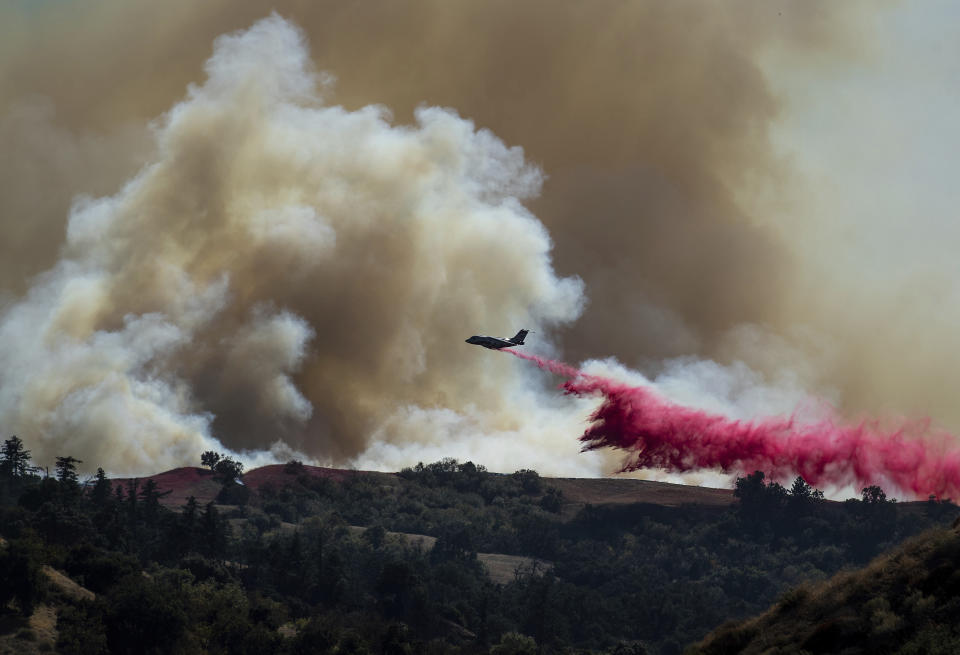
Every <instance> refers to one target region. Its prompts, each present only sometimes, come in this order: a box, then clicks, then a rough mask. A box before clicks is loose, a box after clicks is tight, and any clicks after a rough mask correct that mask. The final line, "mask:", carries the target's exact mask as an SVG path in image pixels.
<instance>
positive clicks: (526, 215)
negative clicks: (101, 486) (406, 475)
mask: <svg viewBox="0 0 960 655" xmlns="http://www.w3.org/2000/svg"><path fill="white" fill-rule="evenodd" d="M273 6H275V7H276V9H277V11H279V12H281V13H282V15H283V16H285V17H286V18H288V19H290V20H291V22H290V23H288V22H286V20H282V19H278V18H271V19H268V20H267V21H265V22H263V23H256V26H255V27H254V28H253V29H248V28H249V27H250V25H251V24H254V23H255V22H256V21H258V20H259V19H261V18H262V17H263V15H264V9H263V4H262V3H261V2H259V1H257V0H229V1H228V0H210V1H209V2H204V3H195V2H190V1H188V0H170V1H169V2H165V3H148V2H142V1H137V0H133V1H131V2H116V1H115V0H90V1H89V2H82V3H80V2H58V3H42V4H37V3H23V4H22V5H21V6H20V8H17V7H11V8H8V9H5V10H4V20H3V21H0V32H2V34H0V36H2V37H3V38H0V147H2V148H3V151H4V154H5V156H4V158H3V160H2V161H0V240H2V242H3V244H4V246H5V249H4V257H3V258H0V337H2V344H0V428H2V429H3V430H5V431H7V432H9V433H14V432H16V433H19V434H20V435H21V436H22V437H24V439H25V440H26V441H27V442H28V444H29V445H30V447H31V448H32V449H33V451H34V454H35V455H37V456H38V458H39V459H41V460H42V461H50V459H51V458H52V456H53V455H55V454H73V455H75V456H78V457H80V458H81V459H83V460H84V461H85V462H86V465H87V466H96V465H103V466H105V467H107V468H110V469H112V470H113V471H114V472H117V473H123V472H137V471H144V470H150V471H152V470H156V469H157V468H158V467H161V466H174V465H180V464H183V463H190V462H195V461H196V459H197V453H198V452H199V451H200V450H202V449H205V448H208V447H221V446H222V447H224V448H228V449H231V450H233V451H235V452H245V453H247V455H248V457H253V458H256V457H263V458H266V457H268V456H270V455H269V454H268V451H269V449H271V448H274V449H275V453H274V455H273V456H277V457H285V456H292V455H295V454H296V456H304V457H307V458H313V459H316V460H317V461H321V462H325V463H336V464H345V463H353V464H356V465H359V466H369V467H377V468H396V467H397V466H404V465H408V464H410V463H411V462H415V461H416V460H418V459H424V460H427V459H430V458H437V457H442V456H447V455H452V456H456V457H460V458H462V459H463V458H472V459H475V460H477V461H480V462H484V463H486V464H487V465H488V466H491V468H495V469H497V468H499V469H503V470H513V469H514V468H516V467H517V466H527V467H532V468H537V469H538V470H541V471H543V472H547V473H562V474H571V475H572V474H582V475H596V474H601V473H603V472H605V471H609V470H610V467H611V464H610V462H609V461H608V460H607V456H605V455H604V454H603V452H602V451H596V452H593V453H590V454H589V455H587V456H585V457H584V458H583V459H580V460H577V461H576V463H573V458H571V457H569V456H568V455H569V454H570V449H569V444H568V440H566V439H563V438H562V437H561V436H560V435H564V434H567V433H569V431H570V430H571V429H576V428H577V426H579V425H580V424H581V423H582V420H583V418H584V417H585V416H586V415H588V414H589V412H590V411H591V410H592V409H593V404H594V403H595V400H593V399H588V398H581V399H577V400H576V401H575V402H572V403H571V402H570V400H571V399H570V398H567V399H566V401H567V402H566V403H561V402H559V401H557V400H556V399H552V398H549V397H547V396H544V395H543V394H542V393H541V392H540V380H539V378H538V377H537V374H536V373H535V372H524V371H523V370H519V369H517V368H516V367H511V366H510V365H509V363H508V362H506V361H504V360H505V358H497V357H492V358H491V357H484V355H485V354H487V353H483V352H474V350H475V349H471V348H469V347H464V346H463V344H462V339H463V338H464V337H465V336H469V335H470V334H473V333H487V334H501V333H505V334H511V333H513V331H515V330H516V329H518V328H520V327H529V328H534V329H537V328H539V334H538V337H537V341H536V342H535V344H534V345H532V346H531V347H532V348H541V350H537V352H538V353H540V354H543V355H546V356H557V355H558V354H560V353H562V354H563V355H564V356H565V357H567V358H571V359H573V360H575V361H581V360H582V359H584V358H587V357H593V356H596V354H597V353H611V354H612V355H614V356H616V357H618V358H619V360H620V361H623V362H625V363H626V364H628V365H630V366H633V367H638V366H640V367H642V368H643V370H644V371H645V372H646V373H647V374H649V375H650V376H651V378H652V379H654V380H655V381H656V383H657V385H658V388H661V389H663V390H665V391H666V392H668V393H670V394H673V395H671V397H675V398H677V399H681V400H683V401H684V402H689V403H692V404H695V405H696V406H698V407H703V408H710V409H715V408H720V407H722V408H723V409H724V410H725V411H728V412H729V411H733V413H734V414H736V415H737V416H740V417H746V416H750V415H766V414H771V413H775V412H777V411H781V410H783V409H784V407H788V406H793V405H794V404H795V402H794V401H796V400H797V399H798V398H802V397H804V396H805V393H804V391H803V390H804V389H809V388H814V387H816V388H818V389H820V390H821V391H824V392H825V393H827V394H828V395H829V396H830V398H831V400H834V401H836V402H837V404H838V405H840V406H841V407H842V408H843V409H844V410H847V409H849V407H850V406H853V407H854V409H859V408H858V407H857V405H858V403H859V404H862V405H866V406H868V407H875V406H878V405H880V406H882V405H884V404H890V405H895V404H896V403H897V402H900V401H901V400H902V399H904V398H910V399H915V398H924V399H926V398H934V397H936V398H938V399H942V400H943V402H942V403H940V404H941V405H942V406H938V407H937V409H938V410H942V411H938V413H937V414H936V415H937V416H938V418H944V419H948V418H950V414H949V412H950V411H951V407H952V405H950V404H949V403H947V400H949V389H950V388H951V385H950V384H949V379H950V378H949V375H950V371H951V370H953V371H956V370H960V366H954V365H953V361H952V359H951V357H949V356H944V353H945V352H949V350H948V349H945V348H943V347H942V344H943V343H949V340H948V339H946V338H944V337H943V335H949V336H950V337H951V338H952V331H947V330H932V331H930V334H929V335H928V336H929V338H925V340H926V342H927V343H928V344H929V345H928V346H926V347H925V348H924V353H926V354H927V355H928V356H927V357H926V359H924V361H925V362H929V361H935V362H937V365H938V366H939V368H938V375H937V376H926V377H925V378H923V379H919V380H918V376H917V375H916V374H915V373H916V372H915V371H913V373H914V375H909V373H910V371H909V370H905V369H907V367H906V366H905V365H903V366H897V367H887V369H885V363H886V362H888V361H890V360H889V358H891V357H899V359H898V360H897V362H900V363H902V362H903V361H905V359H906V358H907V357H908V356H907V355H906V354H904V353H907V352H908V351H911V348H909V347H908V346H912V345H914V343H913V342H914V341H915V339H913V335H912V333H911V332H910V330H912V329H913V326H914V325H915V324H916V322H915V321H914V319H913V318H912V316H911V317H910V318H909V319H908V318H899V317H897V319H898V320H896V321H893V320H891V317H889V316H887V315H888V314H889V312H888V311H887V309H888V303H887V302H886V301H884V299H885V298H886V296H885V295H884V294H885V293H886V286H884V288H883V289H879V287H880V285H877V286H878V289H877V290H875V291H877V293H875V294H872V295H871V294H868V293H861V291H862V286H863V285H860V286H855V287H853V288H856V289H857V290H858V291H857V293H856V296H857V298H860V299H862V304H866V303H872V304H871V306H870V307H863V308H862V309H863V311H858V312H857V313H856V316H862V317H869V318H863V319H862V320H860V319H856V317H854V316H846V317H838V314H842V313H843V311H844V310H845V309H848V308H849V307H850V304H849V296H850V295H851V294H850V293H847V291H848V290H849V288H851V287H849V286H847V285H846V284H845V282H846V281H847V280H848V279H856V275H857V273H856V271H853V272H851V273H850V275H832V274H830V275H827V282H826V283H822V282H821V280H820V278H819V277H814V278H811V277H810V276H809V275H808V272H809V271H808V270H806V269H804V266H805V265H808V264H809V260H808V259H805V255H804V253H805V252H807V251H808V250H809V251H816V252H822V251H824V250H823V249H822V248H821V244H820V243H819V242H818V241H817V239H813V238H811V239H810V243H809V244H806V245H804V246H803V247H802V248H801V247H800V246H798V244H800V243H801V242H803V243H806V242H805V241H804V240H803V239H800V238H798V234H806V233H807V232H808V229H807V228H808V226H809V224H810V222H809V221H808V220H806V217H805V216H804V215H803V206H802V204H801V206H799V208H796V207H791V210H795V211H794V212H793V213H790V214H789V216H793V215H794V214H796V216H798V218H796V220H795V221H794V222H785V219H784V216H787V215H788V214H787V213H777V212H766V211H765V210H766V209H767V206H766V205H764V207H763V209H764V211H761V209H760V208H759V205H758V204H757V203H756V202H755V201H754V195H755V194H754V193H753V191H754V190H755V189H757V188H762V189H764V190H765V192H766V193H767V194H768V195H773V196H776V197H777V198H778V199H779V198H782V199H783V200H782V202H783V203H785V204H789V202H790V201H791V199H793V198H794V197H795V195H796V193H795V192H794V186H795V183H796V182H797V180H796V179H795V177H794V176H793V175H792V173H793V169H792V167H791V163H790V161H789V160H787V159H786V158H784V157H782V156H781V154H782V153H780V152H778V150H777V148H776V147H775V145H774V144H773V142H772V141H771V137H770V130H771V128H772V127H774V126H775V125H776V124H777V121H778V120H779V119H780V117H781V116H783V114H784V112H785V110H789V109H790V107H789V106H786V107H785V106H784V101H783V99H782V97H781V96H780V95H779V94H778V93H775V92H774V88H775V87H776V86H777V85H776V84H774V83H775V82H777V83H779V82H781V81H782V80H783V79H785V76H782V75H780V73H781V72H783V71H784V70H785V69H790V68H791V67H796V66H797V64H798V62H803V63H804V64H805V65H806V64H808V63H809V61H810V60H812V59H813V60H816V61H817V62H820V64H821V65H824V64H825V65H826V66H827V67H831V69H832V70H833V69H836V68H837V67H842V66H843V65H844V64H846V63H847V62H850V61H856V62H862V61H863V52H864V50H865V48H866V47H867V45H868V44H869V42H870V40H871V30H870V29H869V25H868V23H866V22H864V21H863V20H862V19H863V18H864V16H870V15H871V14H872V13H873V12H876V11H878V10H877V9H876V3H867V4H866V6H867V7H869V9H868V10H867V11H864V9H863V7H864V5H863V4H859V3H843V5H842V6H839V5H837V4H836V3H829V2H820V1H814V2H809V3H803V4H796V3H792V4H791V3H783V4H782V5H778V4H777V3H768V4H765V5H763V6H762V7H760V6H758V5H757V4H756V3H753V2H729V3H723V4H710V5H706V4H703V3H682V2H677V3H659V2H630V3H623V2H614V1H611V2H607V1H606V0H601V1H600V2H597V3H593V4H591V5H590V6H587V5H584V4H583V3H579V2H575V1H572V0H571V1H567V0H530V1H529V2H523V3H516V2H507V1H506V0H493V1H491V2H484V3H451V2H446V1H445V0H371V1H370V2H364V3H352V4H344V3H342V2H339V1H336V0H319V1H316V2H303V1H302V0H277V1H276V2H275V3H274V4H273ZM294 23H295V24H296V25H299V26H300V27H299V28H293V27H291V25H292V24H294ZM118 26H122V29H118ZM237 30H246V31H242V32H237ZM225 33H228V34H230V36H227V37H224V38H220V39H218V38H216V37H218V35H221V34H225ZM307 42H309V45H310V50H309V51H308V49H307ZM212 43H213V44H214V46H213V49H212V52H211V44H212ZM118 53H121V55H120V56H118ZM204 61H206V62H207V63H206V64H204V63H203V62H204ZM771 62H772V63H771ZM146 71H149V73H146ZM320 71H327V72H329V75H327V74H325V73H321V72H320ZM334 77H335V78H336V79H335V81H334ZM187 88H189V91H188V92H187V95H186V97H184V89H187ZM777 90H780V89H779V87H777ZM800 91H801V95H803V96H806V97H811V96H812V97H816V95H817V94H816V93H815V92H810V91H808V90H807V89H806V88H802V89H800ZM171 107H172V108H171ZM439 107H452V108H454V110H455V111H454V110H446V109H440V108H439ZM461 117H466V118H468V119H469V120H467V119H466V118H461ZM494 134H495V135H496V136H494ZM507 144H509V145H507ZM515 145H520V146H523V148H524V150H523V151H522V152H521V151H520V150H519V148H517V147H511V146H515ZM800 193H802V190H801V192H800ZM821 213H822V214H823V219H822V220H823V221H824V222H825V223H830V224H833V222H834V221H833V219H834V215H833V214H831V213H829V212H821ZM534 216H536V218H535V217H534ZM846 244H847V242H846V241H843V243H840V242H839V241H838V242H837V243H835V244H833V246H834V247H835V248H837V249H841V251H840V253H841V254H839V255H837V256H835V257H832V259H833V260H835V261H845V257H843V256H842V249H843V248H846V247H847V245H846ZM831 252H832V251H831ZM823 287H829V288H830V289H833V292H832V293H826V292H825V291H824V289H823ZM828 296H830V297H836V298H842V299H843V300H842V302H837V303H832V302H830V303H828V302H826V300H824V299H825V298H827V297H828ZM878 297H879V298H880V299H881V301H877V298H878ZM913 298H914V300H913V303H914V305H912V306H913V307H914V309H915V311H916V313H918V314H922V313H923V310H924V308H925V307H927V305H925V304H924V303H925V302H927V299H928V298H927V296H925V295H923V293H920V294H915V295H914V296H913ZM928 304H929V303H928ZM943 304H944V303H941V302H939V301H937V303H936V305H937V306H938V307H940V306H942V305H943ZM927 308H928V307H927ZM928 309H929V308H928ZM912 313H913V312H911V314H912ZM581 314H582V315H583V316H582V317H581ZM906 314H907V313H906V312H905V313H904V315H905V316H906ZM878 316H882V317H883V319H882V320H881V319H876V320H874V319H875V318H876V317H878ZM578 317H581V318H579V319H578ZM841 319H842V320H841ZM945 320H946V321H947V322H949V316H947V319H945ZM864 323H866V324H867V327H864ZM848 324H849V326H850V327H849V329H847V327H843V328H842V329H840V328H837V329H834V328H835V327H836V326H847V325H848ZM894 324H895V325H894ZM925 324H926V325H928V326H929V325H931V322H930V321H927V322H926V323H925ZM937 325H940V324H939V323H937ZM904 326H906V328H907V329H904ZM894 327H896V330H894ZM951 330H952V328H951ZM851 334H853V335H856V339H853V338H851V337H850V335H851ZM867 334H869V335H871V338H866V336H865V335H867ZM845 341H850V342H855V346H856V347H855V348H851V347H839V346H845V345H846V344H845ZM877 344H880V346H877ZM915 350H916V349H915V348H914V349H913V352H915ZM838 355H839V356H838ZM742 360H745V361H746V362H747V363H746V364H745V363H743V361H742ZM865 363H869V364H870V367H869V370H871V374H870V375H862V374H861V373H860V372H861V371H863V370H865V368H864V367H865ZM747 364H749V365H747ZM894 369H895V370H894ZM890 371H893V372H890ZM879 372H884V374H883V375H880V374H879ZM940 379H943V380H947V382H943V383H941V382H940ZM930 380H936V383H931V382H930ZM851 398H852V399H853V402H852V403H851V402H850V399H851ZM903 409H905V410H911V409H913V407H907V408H903ZM574 445H575V444H574ZM573 452H575V449H574V451H573ZM257 453H259V455H257Z"/></svg>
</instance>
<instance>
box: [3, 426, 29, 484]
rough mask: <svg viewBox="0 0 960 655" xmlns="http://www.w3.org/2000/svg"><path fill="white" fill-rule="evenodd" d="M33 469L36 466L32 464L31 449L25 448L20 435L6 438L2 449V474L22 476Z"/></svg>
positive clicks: (14, 476)
mask: <svg viewBox="0 0 960 655" xmlns="http://www.w3.org/2000/svg"><path fill="white" fill-rule="evenodd" d="M33 471H34V468H33V467H31V466H30V451H29V450H25V449H24V447H23V441H22V440H21V439H20V437H17V436H16V435H14V436H12V437H10V438H9V439H7V440H5V441H4V442H3V449H2V451H0V476H4V477H10V478H22V477H24V476H26V475H27V474H28V473H32V472H33Z"/></svg>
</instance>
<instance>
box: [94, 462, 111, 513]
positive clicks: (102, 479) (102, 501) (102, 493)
mask: <svg viewBox="0 0 960 655" xmlns="http://www.w3.org/2000/svg"><path fill="white" fill-rule="evenodd" d="M94 480H95V482H94V483H93V489H91V490H90V500H91V501H92V502H93V504H94V505H96V506H97V507H103V506H104V505H106V504H107V501H109V500H110V480H108V479H107V474H106V473H104V472H103V469H102V468H98V469H97V476H96V478H94Z"/></svg>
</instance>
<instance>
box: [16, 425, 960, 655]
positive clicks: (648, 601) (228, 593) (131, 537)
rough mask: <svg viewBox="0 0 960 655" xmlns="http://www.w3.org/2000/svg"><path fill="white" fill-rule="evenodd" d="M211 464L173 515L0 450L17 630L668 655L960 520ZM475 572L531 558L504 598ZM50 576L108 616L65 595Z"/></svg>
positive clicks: (173, 648)
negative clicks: (497, 559) (215, 487)
mask: <svg viewBox="0 0 960 655" xmlns="http://www.w3.org/2000/svg"><path fill="white" fill-rule="evenodd" d="M215 455H216V453H204V462H203V463H204V464H205V465H207V466H209V467H210V468H211V469H212V470H214V472H215V473H216V474H217V476H218V479H219V480H220V482H221V484H222V491H221V493H220V497H219V498H218V503H217V504H215V503H210V504H207V505H202V506H201V505H199V504H198V503H197V502H196V501H195V500H193V499H191V500H189V501H188V502H187V503H186V504H185V505H184V506H183V507H180V508H176V509H174V510H171V509H168V508H166V507H165V506H164V505H163V503H162V502H161V501H162V500H163V495H164V491H163V490H161V489H158V488H157V487H156V484H155V483H153V481H152V480H147V481H146V482H144V483H140V482H139V481H136V480H133V481H130V482H129V483H127V484H125V485H122V486H117V485H114V484H113V483H112V482H111V481H110V480H108V479H107V478H106V476H105V474H104V473H103V471H102V470H101V471H99V472H98V475H97V477H96V478H94V479H92V480H90V481H89V483H88V484H85V485H83V484H81V483H80V482H79V480H78V478H77V474H76V465H77V464H79V463H80V462H78V461H77V460H75V459H73V458H71V457H62V458H58V461H57V467H56V475H55V476H52V477H41V476H39V475H38V474H37V471H36V470H34V469H32V468H31V464H30V456H29V452H27V451H26V450H24V447H23V444H22V442H20V440H19V439H16V438H13V439H10V440H7V441H6V442H5V443H4V449H3V452H2V453H0V536H2V537H3V538H4V539H5V540H6V541H5V544H4V545H2V546H0V590H2V592H0V593H2V595H3V598H2V603H3V604H4V605H6V607H7V608H8V609H7V611H8V612H14V611H18V612H20V613H22V614H25V615H28V614H29V613H30V612H31V611H32V610H33V609H34V607H36V606H37V604H38V603H41V602H45V603H50V604H54V605H56V606H57V607H58V621H57V629H58V633H59V637H58V642H57V649H58V651H60V652H63V653H167V652H177V653H201V652H211V653H246V652H249V653H268V652H277V653H387V654H393V653H464V654H467V653H497V654H500V655H505V654H519V653H531V654H532V653H540V652H550V653H552V652H558V653H559V652H571V653H573V652H576V653H618V654H620V655H628V654H634V655H636V654H639V653H664V654H676V653H680V652H681V650H682V648H683V647H684V646H685V645H686V644H690V643H692V642H694V641H696V640H698V639H700V638H702V637H703V636H704V635H705V634H706V633H707V632H708V631H709V630H711V629H713V628H715V627H716V626H718V625H720V624H722V623H723V622H724V621H727V620H729V619H736V618H743V617H746V616H749V615H752V614H756V613H758V612H760V611H762V610H763V609H764V608H766V607H767V606H769V605H770V604H771V603H772V602H774V601H775V600H776V599H777V597H778V596H779V595H780V594H782V593H783V592H785V591H786V590H787V589H789V588H790V587H793V586H795V585H798V584H800V583H804V582H809V581H817V580H822V579H825V578H826V577H827V576H830V575H832V574H834V573H835V572H837V571H839V570H841V569H843V568H849V567H858V566H862V565H864V564H865V563H867V562H868V561H869V560H870V559H871V558H873V557H874V556H875V555H877V554H878V553H880V552H881V551H883V550H884V549H887V548H889V547H891V546H893V545H894V544H896V543H898V542H899V541H901V540H902V539H904V538H905V537H907V536H909V535H912V534H915V533H917V532H919V531H921V530H923V529H926V528H928V527H930V526H933V525H937V524H943V523H946V522H949V521H951V520H953V518H954V517H955V516H956V514H957V511H956V507H955V506H954V505H952V504H950V503H941V502H937V501H934V500H931V501H930V502H929V503H927V504H926V505H924V504H919V505H916V504H912V505H911V506H906V505H901V504H898V503H895V502H892V501H890V500H888V499H887V498H886V497H885V495H884V493H883V491H882V490H880V489H879V488H877V487H871V488H868V489H865V490H864V492H863V495H862V499H860V500H850V501H847V502H846V503H832V502H828V501H825V500H824V499H823V497H822V494H820V493H819V492H817V491H815V490H813V489H811V488H810V487H809V486H808V485H807V484H806V483H804V482H803V480H801V479H798V480H797V481H796V482H795V483H794V485H793V486H792V488H791V489H790V490H787V489H785V488H784V487H782V486H780V485H779V484H776V483H769V484H768V483H767V481H766V480H765V479H764V476H763V474H762V473H759V472H758V473H755V474H753V475H750V476H747V477H745V478H741V479H739V480H738V482H737V489H736V492H735V495H736V496H737V498H738V499H739V502H738V503H737V504H735V505H733V506H731V507H729V508H707V507H683V508H666V507H660V506H653V505H643V504H635V505H620V506H596V507H594V506H586V507H582V508H576V507H571V506H569V505H566V504H565V502H564V499H563V497H562V495H561V494H560V493H559V492H558V491H557V490H556V489H555V488H552V487H551V486H550V485H549V483H548V481H547V480H544V479H542V478H540V476H539V475H538V474H537V473H536V472H534V471H528V470H524V471H518V472H516V473H514V474H512V475H501V474H494V473H490V472H488V471H486V470H484V468H483V467H481V466H475V465H474V464H472V463H470V462H467V463H464V464H461V463H458V462H456V461H454V460H449V459H448V460H443V461H440V462H435V463H433V464H428V465H422V464H419V465H417V466H416V467H414V468H411V469H405V470H404V471H402V472H400V473H399V474H397V475H395V476H394V475H385V474H381V475H365V474H354V475H349V476H346V477H345V478H344V479H343V480H341V481H334V480H331V479H326V478H322V477H316V476H312V475H309V474H308V473H309V471H308V470H307V469H306V468H305V467H303V466H302V465H301V464H299V463H297V462H291V463H289V464H288V465H287V466H286V468H285V475H284V476H283V477H284V478H285V483H284V484H279V485H276V486H267V487H262V488H261V489H260V490H259V493H251V492H250V490H249V489H248V488H247V487H245V486H243V485H242V484H240V483H239V482H238V477H239V476H240V474H241V473H242V467H240V466H239V464H238V463H236V462H233V461H232V460H229V458H227V459H224V458H220V457H216V456H215ZM224 462H226V463H224ZM351 526H363V527H365V528H366V529H365V530H359V529H356V528H355V527H351ZM396 533H414V534H424V535H431V536H433V537H436V543H435V545H434V546H433V547H432V548H427V547H425V546H424V545H422V543H419V542H416V541H410V540H408V539H405V538H404V537H403V536H402V535H398V534H396ZM478 552H480V553H484V552H491V553H506V554H514V555H524V556H529V557H531V558H537V559H536V560H530V561H531V563H530V564H528V565H525V566H522V567H520V568H519V569H518V570H517V571H516V574H515V575H514V576H513V579H512V580H510V581H508V582H506V583H499V584H498V583H495V582H494V581H493V580H492V579H491V578H490V577H489V575H488V573H487V571H486V569H485V568H484V566H483V565H482V563H481V562H480V561H479V560H478V558H477V553H478ZM43 565H48V566H52V567H53V568H55V569H58V570H61V571H63V572H65V573H66V574H67V575H69V576H70V577H71V578H72V579H73V580H75V581H77V582H79V583H80V584H82V585H84V586H85V587H86V588H87V589H89V590H91V591H93V592H94V593H95V594H96V598H95V599H93V600H90V599H86V600H85V599H82V598H76V597H72V596H69V595H67V594H64V593H62V592H61V591H59V590H57V588H56V587H54V586H52V585H51V584H50V583H48V582H47V581H46V578H45V576H44V575H42V574H41V567H42V566H43Z"/></svg>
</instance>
